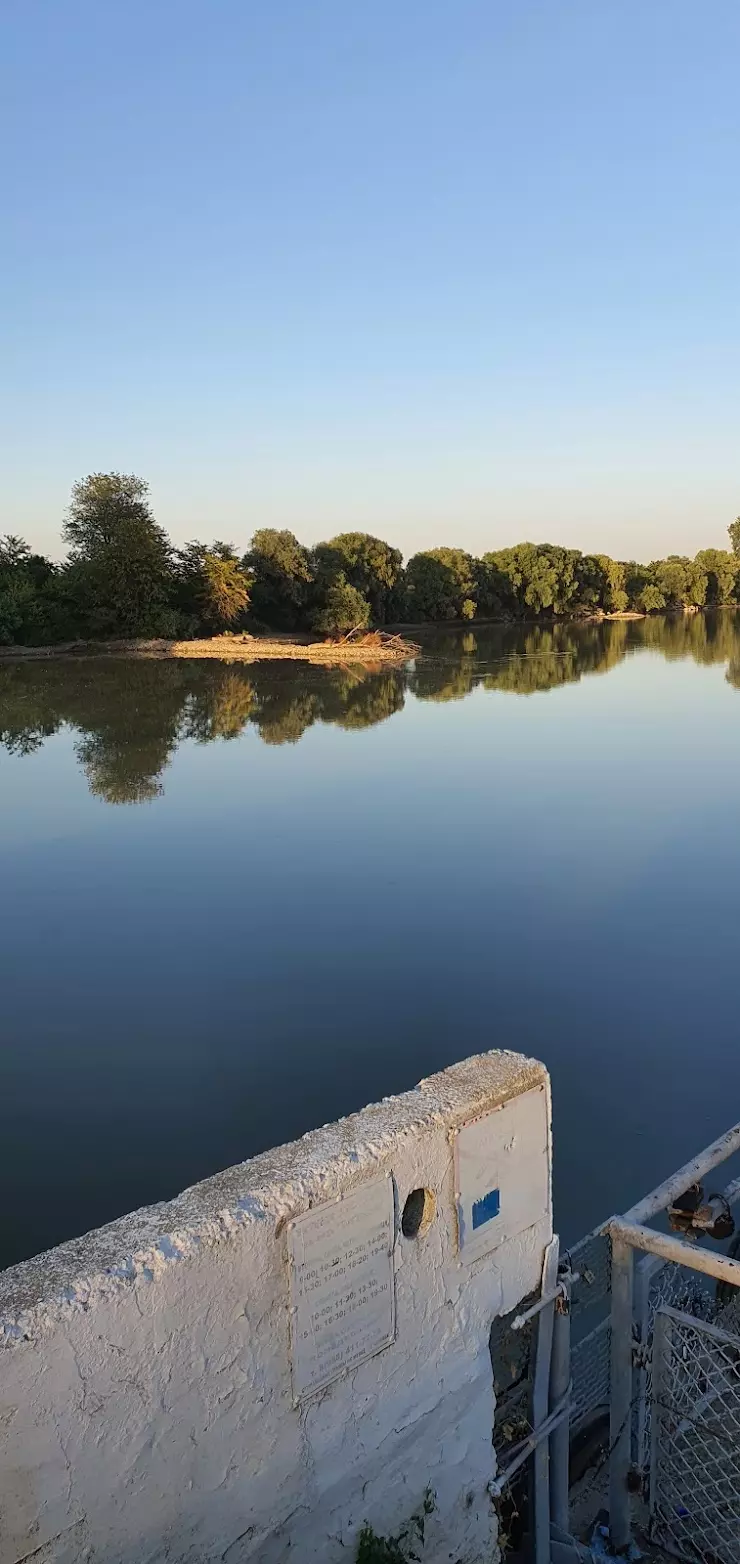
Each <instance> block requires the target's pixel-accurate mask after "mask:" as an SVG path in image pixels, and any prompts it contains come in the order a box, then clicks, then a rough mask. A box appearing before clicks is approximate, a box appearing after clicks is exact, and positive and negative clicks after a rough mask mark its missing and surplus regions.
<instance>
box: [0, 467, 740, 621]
mask: <svg viewBox="0 0 740 1564" xmlns="http://www.w3.org/2000/svg"><path fill="white" fill-rule="evenodd" d="M728 532H729V536H730V545H731V546H730V549H715V548H707V549H700V551H699V553H698V554H697V555H696V556H695V558H694V559H689V558H687V557H684V556H683V555H670V556H669V557H668V558H667V559H659V560H653V561H652V562H651V563H650V564H647V565H642V564H638V563H637V562H636V561H634V560H627V561H625V560H615V559H611V558H610V557H609V556H608V555H606V554H583V553H581V552H580V550H578V549H569V548H562V547H560V546H559V545H557V544H551V543H518V544H516V545H514V547H512V548H506V549H498V550H494V551H492V552H490V553H485V554H483V555H481V556H480V557H475V556H473V555H471V554H468V553H466V551H465V550H464V549H459V548H433V549H424V550H422V551H421V552H420V553H418V554H414V555H413V557H412V558H411V559H409V560H407V561H406V563H405V564H404V560H403V556H402V554H401V551H400V549H397V548H393V547H392V546H391V544H390V543H386V542H384V541H383V539H382V538H376V537H373V536H372V535H371V534H369V533H366V532H343V533H340V534H339V535H338V536H337V537H334V538H330V539H329V540H328V541H327V542H323V543H318V544H316V545H315V546H314V547H313V548H307V547H305V546H304V545H303V544H302V543H300V542H299V541H298V539H297V538H296V537H295V536H294V534H293V533H292V532H289V531H287V530H285V529H278V528H273V527H263V528H260V529H259V530H258V531H257V532H255V534H254V536H253V538H252V541H251V544H250V546H249V548H248V549H247V551H246V552H245V553H243V554H240V553H239V551H238V549H236V548H235V547H234V545H233V544H232V543H225V542H222V541H220V540H216V541H214V542H212V543H201V542H197V541H193V542H191V543H188V544H186V545H185V546H184V547H183V548H176V547H175V546H174V545H173V544H172V543H171V541H170V539H169V538H168V536H167V534H166V532H165V530H164V528H163V527H162V526H161V525H160V524H159V522H158V521H157V520H156V517H155V516H154V512H153V510H152V506H151V502H150V499H149V489H148V485H147V483H146V482H145V481H144V479H142V478H138V477H136V475H135V474H126V473H93V474H91V475H90V476H89V477H87V478H85V479H83V480H82V481H81V482H79V483H76V484H75V485H74V488H73V490H72V497H71V501H70V505H69V507H68V510H67V512H66V515H65V518H64V523H63V537H64V542H65V545H66V549H67V554H66V558H65V559H64V560H63V562H62V563H55V562H53V561H52V560H50V559H47V558H46V557H45V556H44V555H41V554H37V553H34V552H33V551H32V549H31V548H30V547H29V545H28V544H27V543H26V542H25V541H24V540H23V539H22V538H20V537H18V536H16V535H14V534H8V535H7V536H5V537H0V644H5V645H13V644H18V645H45V644H47V643H53V642H63V641H71V640H96V639H100V640H106V639H115V638H119V637H122V638H130V637H163V638H167V639H169V638H177V639H190V638H193V637H197V636H202V635H208V636H210V635H217V634H221V633H223V632H225V631H239V630H250V631H253V632H257V633H259V632H260V631H269V630H279V631H296V632H310V633H312V634H316V635H321V636H326V635H328V636H335V635H341V634H343V633H346V632H347V631H349V630H352V629H365V628H368V627H369V626H371V625H385V624H422V623H431V624H434V623H440V622H442V623H444V622H454V621H460V620H462V621H467V622H472V621H473V620H475V619H493V620H496V619H499V620H503V621H509V622H517V621H524V620H538V619H539V620H547V621H551V620H557V619H564V618H572V617H578V616H585V615H600V614H620V613H624V612H627V611H633V612H637V613H640V614H655V613H661V612H664V611H673V610H680V609H692V608H697V609H698V608H704V607H716V606H722V605H725V604H732V603H737V602H738V601H740V517H739V518H738V519H737V520H736V521H734V522H732V523H731V525H730V527H729V528H728Z"/></svg>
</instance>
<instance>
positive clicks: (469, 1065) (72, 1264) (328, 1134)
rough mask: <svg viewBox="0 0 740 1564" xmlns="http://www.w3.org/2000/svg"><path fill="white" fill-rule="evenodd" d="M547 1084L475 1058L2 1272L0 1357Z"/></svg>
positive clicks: (540, 1076) (496, 1056) (536, 1068)
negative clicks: (403, 1139) (409, 1146)
mask: <svg viewBox="0 0 740 1564" xmlns="http://www.w3.org/2000/svg"><path fill="white" fill-rule="evenodd" d="M546 1080H547V1071H546V1069H545V1066H544V1065H543V1064H541V1063H540V1062H539V1061H538V1060H536V1059H530V1058H527V1057H526V1056H525V1055H524V1054H516V1053H511V1052H509V1051H508V1050H495V1051H493V1052H491V1053H485V1054H474V1055H472V1056H471V1057H470V1058H469V1059H464V1060H462V1062H461V1063H460V1064H453V1065H451V1066H450V1067H449V1069H447V1070H441V1071H440V1072H439V1073H438V1074H437V1075H430V1076H428V1077H427V1078H426V1079H425V1080H423V1081H420V1082H419V1084H418V1086H416V1087H414V1088H413V1090H411V1091H408V1092H404V1093H403V1094H402V1095H401V1096H398V1097H385V1098H383V1100H382V1101H381V1102H378V1103H371V1104H370V1105H369V1106H368V1107H366V1108H363V1109H361V1110H360V1112H359V1113H352V1114H349V1115H348V1117H347V1118H346V1119H338V1120H337V1121H336V1122H335V1123H332V1124H325V1125H323V1126H322V1128H320V1129H316V1130H310V1131H309V1133H308V1134H307V1135H303V1136H302V1137H301V1139H300V1140H294V1141H290V1142H288V1143H287V1144H286V1145H284V1146H278V1147H276V1148H274V1149H273V1150H271V1151H265V1152H263V1153H262V1154H261V1155H260V1156H258V1157H253V1158H252V1159H251V1160H250V1161H247V1162H240V1163H236V1164H235V1165H234V1166H233V1167H230V1168H227V1169H225V1171H224V1172H223V1173H216V1174H214V1175H213V1176H212V1177H211V1178H207V1179H203V1180H202V1182H201V1183H199V1184H193V1185H192V1186H191V1188H190V1189H186V1190H183V1192H182V1194H180V1195H177V1196H176V1197H175V1199H174V1200H167V1201H160V1202H159V1203H158V1204H157V1205H153V1206H144V1207H142V1208H141V1209H140V1210H138V1211H134V1212H132V1213H131V1214H130V1215H128V1216H123V1217H119V1218H118V1220H117V1221H115V1222H109V1223H108V1224H107V1225H106V1226H105V1227H99V1228H95V1229H94V1230H93V1231H92V1232H89V1233H84V1234H83V1235H82V1236H81V1237H80V1238H74V1239H71V1240H70V1241H69V1242H68V1243H65V1244H60V1245H59V1247H58V1248H56V1249H48V1250H46V1251H45V1252H43V1253H42V1254H39V1255H35V1256H34V1257H33V1258H32V1259H30V1260H24V1261H22V1262H21V1263H20V1264H19V1265H15V1266H11V1268H10V1269H9V1270H7V1271H1V1272H0V1347H3V1346H5V1347H13V1346H16V1345H17V1344H18V1342H19V1341H24V1340H25V1341H28V1340H33V1339H34V1338H35V1336H36V1335H38V1334H39V1333H41V1332H43V1331H45V1330H46V1329H48V1328H49V1326H50V1324H52V1323H53V1322H54V1320H56V1319H59V1318H61V1317H62V1316H63V1315H64V1314H66V1313H68V1312H69V1311H70V1310H71V1309H74V1308H76V1307H77V1308H79V1307H83V1308H87V1307H88V1306H89V1303H90V1300H91V1297H92V1296H94V1295H98V1296H100V1297H104V1296H110V1294H111V1293H114V1292H116V1291H118V1290H120V1289H121V1288H124V1287H127V1286H130V1285H131V1284H132V1282H134V1281H135V1280H136V1279H137V1278H140V1279H141V1280H142V1281H143V1282H150V1281H152V1280H153V1279H154V1277H155V1276H156V1275H157V1274H158V1273H159V1272H160V1271H161V1270H162V1269H163V1268H164V1267H165V1266H167V1265H168V1264H171V1263H173V1262H174V1261H177V1260H183V1259H185V1258H186V1257H187V1256H188V1255H193V1254H199V1253H201V1251H202V1249H203V1247H209V1246H215V1245H216V1244H221V1243H224V1242H228V1241H229V1239H230V1238H232V1237H233V1236H234V1234H235V1232H237V1231H238V1230H239V1228H241V1227H244V1226H245V1225H248V1224H249V1223H252V1222H264V1221H273V1222H276V1223H277V1222H279V1221H280V1220H281V1219H282V1220H285V1219H286V1218H288V1217H290V1216H294V1215H296V1214H297V1213H298V1212H300V1211H306V1210H308V1209H309V1207H310V1206H311V1205H313V1204H315V1203H316V1202H317V1201H320V1200H328V1199H331V1197H332V1196H333V1195H335V1194H336V1193H337V1192H338V1191H339V1190H340V1189H347V1188H351V1187H352V1186H353V1185H354V1184H359V1183H361V1182H362V1181H363V1179H365V1178H367V1177H368V1174H369V1173H370V1172H371V1171H372V1170H376V1171H377V1169H378V1168H380V1167H382V1166H384V1161H385V1159H386V1158H387V1157H388V1155H389V1154H390V1153H391V1152H392V1151H393V1150H394V1149H395V1147H396V1145H397V1143H398V1137H399V1136H403V1135H406V1134H412V1133H415V1132H416V1133H418V1132H419V1131H420V1130H423V1129H424V1128H425V1127H431V1126H432V1125H434V1124H441V1123H444V1124H445V1125H446V1126H447V1127H448V1128H452V1127H454V1126H455V1125H457V1124H460V1123H462V1122H464V1120H465V1119H469V1118H470V1117H471V1116H472V1115H474V1114H477V1113H483V1112H485V1111H486V1110H487V1109H490V1108H494V1107H499V1106H500V1105H501V1104H502V1103H504V1102H506V1101H507V1100H508V1099H509V1098H510V1097H514V1096H517V1095H519V1094H520V1093H521V1092H525V1091H528V1090H529V1089H530V1087H532V1086H536V1085H538V1084H539V1083H540V1082H543V1081H546Z"/></svg>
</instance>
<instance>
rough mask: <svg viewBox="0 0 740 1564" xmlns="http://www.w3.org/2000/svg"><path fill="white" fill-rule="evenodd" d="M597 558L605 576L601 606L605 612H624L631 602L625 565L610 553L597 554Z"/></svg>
mask: <svg viewBox="0 0 740 1564" xmlns="http://www.w3.org/2000/svg"><path fill="white" fill-rule="evenodd" d="M596 560H597V563H598V565H599V568H600V570H601V573H602V577H603V587H602V596H601V606H602V608H603V610H604V613H605V614H623V613H624V611H625V609H626V608H627V606H628V604H629V598H628V596H627V588H626V579H625V577H626V572H625V567H624V565H623V564H622V563H621V561H620V560H618V559H611V558H610V557H609V555H608V554H597V555H596Z"/></svg>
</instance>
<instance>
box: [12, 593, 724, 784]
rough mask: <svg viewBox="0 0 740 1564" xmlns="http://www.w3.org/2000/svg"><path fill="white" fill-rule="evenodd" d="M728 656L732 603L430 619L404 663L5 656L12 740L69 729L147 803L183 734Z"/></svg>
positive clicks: (329, 719)
mask: <svg viewBox="0 0 740 1564" xmlns="http://www.w3.org/2000/svg"><path fill="white" fill-rule="evenodd" d="M646 651H650V652H658V653H660V654H661V655H662V656H663V657H666V658H668V659H676V658H693V659H694V661H695V662H697V663H705V664H710V663H724V664H726V667H727V673H726V678H727V681H728V683H730V684H731V685H732V686H733V687H734V688H735V689H740V616H739V615H737V614H735V613H733V612H731V611H726V612H724V613H722V612H720V613H717V614H714V615H712V614H694V615H685V616H680V617H676V618H670V619H668V618H666V619H661V618H655V619H643V620H635V621H625V620H622V621H615V622H613V623H604V624H583V625H579V624H562V625H549V626H540V625H532V626H528V627H522V626H506V625H501V626H487V627H482V628H480V629H476V630H474V631H473V630H448V629H440V630H430V631H428V632H425V633H424V635H423V654H422V656H421V657H419V658H418V659H417V660H416V661H415V663H412V664H409V665H408V666H407V667H403V668H388V667H383V666H380V667H377V666H376V667H374V668H373V667H368V668H359V667H352V668H320V667H313V666H310V665H308V664H304V665H301V664H298V663H295V662H290V663H279V662H273V663H257V664H251V665H243V664H224V663H215V662H211V661H200V662H197V661H193V662H185V661H175V662H125V661H109V660H102V659H101V660H99V661H95V660H90V661H84V662H79V663H75V662H71V661H69V662H64V661H56V662H44V663H6V664H0V744H2V745H3V746H4V747H5V749H6V750H8V751H9V752H10V753H11V754H15V755H21V756H23V755H30V754H32V753H33V752H34V751H36V750H37V749H39V748H40V747H41V746H42V745H43V743H44V742H45V740H46V739H48V738H49V737H50V736H51V735H53V734H55V733H57V732H58V731H60V730H61V729H63V728H67V729H71V730H72V732H73V733H75V734H76V740H75V751H76V754H77V758H78V760H79V763H80V766H81V768H82V770H83V772H84V775H85V777H86V779H87V782H88V786H89V788H90V791H91V792H92V793H93V794H94V795H95V796H96V797H98V798H101V799H104V800H105V801H106V803H110V804H124V803H126V804H130V803H146V802H148V801H150V800H151V799H154V798H156V797H158V796H159V795H160V794H161V793H162V791H163V781H162V779H163V776H164V773H165V772H166V769H167V766H168V764H169V762H170V760H171V759H172V756H173V755H174V752H175V750H176V749H177V747H178V745H179V744H181V743H183V742H184V741H186V740H192V741H194V742H195V743H198V744H209V743H212V742H213V741H215V740H217V739H222V740H230V739H234V738H238V737H239V735H240V734H242V733H243V732H244V730H245V729H246V728H247V727H248V726H252V727H254V728H255V729H256V731H257V733H258V734H259V736H260V738H261V740H262V741H263V743H265V744H296V743H298V741H299V740H300V739H301V738H302V737H303V735H304V733H306V731H307V730H308V729H309V728H310V727H312V726H313V724H315V723H317V722H321V723H330V724H333V725H335V726H337V727H340V728H345V729H348V730H350V729H360V728H366V727H370V726H373V725H374V724H376V723H380V722H384V721H385V720H386V719H387V718H388V717H392V716H393V715H394V713H395V712H398V711H400V710H401V709H402V708H403V705H404V700H405V696H406V694H407V692H410V693H411V694H412V695H413V696H415V697H416V699H418V700H421V701H457V700H464V699H465V697H466V696H468V695H469V694H471V692H472V691H473V690H474V689H476V688H477V687H479V686H481V687H482V688H483V689H484V690H500V691H508V692H509V693H511V694H515V695H531V694H535V693H542V692H544V691H548V690H553V689H557V688H559V687H560V686H562V685H564V684H570V683H573V682H576V681H578V680H579V679H582V678H584V677H586V676H587V675H589V674H596V673H607V672H609V670H610V669H612V668H614V667H616V666H617V664H619V663H620V662H621V661H622V660H623V659H624V658H625V657H627V656H629V655H634V654H637V653H641V652H646Z"/></svg>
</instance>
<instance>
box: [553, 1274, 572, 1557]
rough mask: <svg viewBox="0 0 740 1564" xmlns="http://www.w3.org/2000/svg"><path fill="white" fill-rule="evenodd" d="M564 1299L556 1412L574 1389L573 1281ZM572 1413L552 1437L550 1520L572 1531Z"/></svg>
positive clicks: (557, 1322) (557, 1338)
mask: <svg viewBox="0 0 740 1564" xmlns="http://www.w3.org/2000/svg"><path fill="white" fill-rule="evenodd" d="M561 1287H562V1297H561V1298H560V1299H558V1300H557V1301H556V1304H555V1319H554V1321H553V1333H552V1355H551V1358H550V1408H551V1411H555V1409H556V1407H558V1406H560V1405H561V1404H562V1402H563V1399H564V1398H566V1397H568V1392H569V1390H570V1278H569V1277H566V1276H563V1277H562V1279H561ZM569 1477H570V1412H568V1414H567V1416H566V1417H563V1418H562V1419H561V1421H560V1422H559V1423H558V1424H557V1426H556V1427H555V1428H554V1429H553V1432H552V1433H551V1435H550V1520H551V1522H552V1525H553V1526H559V1527H560V1529H561V1531H569V1530H570V1518H569V1503H568V1490H569V1487H570V1481H569Z"/></svg>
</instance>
